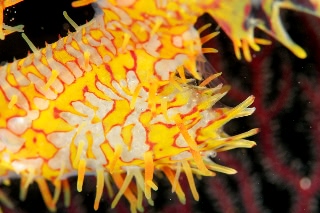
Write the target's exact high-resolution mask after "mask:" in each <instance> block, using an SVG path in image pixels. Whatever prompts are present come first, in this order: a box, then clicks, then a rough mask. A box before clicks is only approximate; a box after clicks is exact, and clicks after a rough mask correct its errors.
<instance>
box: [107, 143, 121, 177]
mask: <svg viewBox="0 0 320 213" xmlns="http://www.w3.org/2000/svg"><path fill="white" fill-rule="evenodd" d="M121 153H122V145H121V144H117V145H116V147H115V150H114V155H113V157H112V159H111V161H110V164H109V172H110V173H111V174H112V173H113V170H114V167H115V166H116V163H117V161H118V160H119V159H120V155H121Z"/></svg>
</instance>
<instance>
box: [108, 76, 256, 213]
mask: <svg viewBox="0 0 320 213" xmlns="http://www.w3.org/2000/svg"><path fill="white" fill-rule="evenodd" d="M217 76H219V74H217V75H215V77H217ZM209 78H210V79H213V78H214V77H212V76H210V77H209ZM174 81H176V83H177V82H179V85H180V86H179V87H176V85H175V84H174V83H172V82H174ZM181 81H182V80H181V79H180V78H177V77H174V79H171V80H170V81H169V82H170V83H169V82H168V83H166V84H165V83H163V84H165V85H161V86H159V87H158V88H157V96H156V98H155V99H154V100H153V101H155V102H156V103H151V104H152V105H154V106H155V109H153V110H154V111H153V115H154V116H155V118H156V119H158V120H160V122H154V121H150V123H149V128H148V131H149V133H148V138H149V143H150V144H153V147H152V148H150V150H149V151H147V152H146V153H145V154H144V157H143V161H142V162H141V163H140V164H137V165H136V166H128V164H126V163H125V162H122V160H121V158H119V155H120V154H119V153H118V154H116V153H117V148H116V150H115V158H116V161H117V165H118V166H117V169H115V166H114V165H113V166H112V168H113V170H112V171H113V173H112V174H111V176H112V177H113V179H114V181H115V183H116V185H117V186H118V188H119V191H118V193H117V195H116V196H115V199H114V201H113V203H112V207H115V206H116V204H117V202H119V200H120V198H121V196H122V195H124V196H125V197H126V198H127V200H128V201H129V203H130V206H131V207H130V209H131V211H132V212H136V211H143V207H142V194H143V193H144V194H145V197H146V198H147V200H148V202H149V203H150V204H153V201H152V196H151V189H153V190H157V188H158V187H157V185H156V183H155V182H154V180H153V174H154V172H159V171H161V172H163V173H164V174H165V176H166V177H167V178H168V180H169V182H170V183H171V185H172V191H173V192H176V194H177V196H178V198H179V200H180V202H182V203H185V195H184V192H183V190H182V188H181V186H180V184H179V181H178V180H179V175H180V174H181V173H185V174H186V177H187V180H188V182H189V186H190V190H191V192H192V194H193V197H194V199H195V200H199V194H198V192H197V189H196V185H195V181H194V176H193V174H197V175H205V176H214V175H215V172H222V173H226V174H234V173H236V171H235V170H234V169H231V168H228V167H225V166H222V165H218V164H216V163H214V162H212V161H211V160H210V159H209V158H208V156H207V153H210V152H221V151H226V150H229V149H234V148H250V147H252V146H254V145H255V142H253V141H250V140H246V139H244V138H247V137H250V136H251V135H253V134H256V133H257V131H258V130H257V129H252V130H250V131H248V132H245V133H242V134H239V135H235V136H228V135H227V134H226V133H224V132H223V130H222V128H223V125H224V124H225V123H227V122H229V121H230V120H232V119H234V118H237V117H242V116H247V115H250V114H252V113H253V111H254V108H248V107H249V106H250V105H251V104H252V103H253V100H254V98H253V97H252V96H250V97H248V98H247V99H246V100H245V101H243V102H242V103H241V104H239V105H238V106H236V107H234V108H215V107H214V104H215V103H216V102H218V101H219V100H220V99H221V98H222V97H223V96H224V95H225V94H226V87H224V86H222V85H218V86H217V87H215V88H205V87H202V86H199V87H196V86H191V85H188V84H183V83H181ZM204 82H206V80H205V81H204ZM204 84H206V83H204ZM173 97H174V98H173ZM163 102H165V103H166V104H163V105H161V104H159V103H163ZM186 105H190V106H188V108H189V109H190V110H189V111H188V112H186V111H185V112H179V110H182V108H183V107H185V106H186ZM163 106H166V107H165V108H164V107H163ZM212 107H213V108H212ZM182 111H183V110H182ZM161 121H167V122H168V123H167V125H165V124H163V123H161ZM168 126H170V127H168ZM156 132H157V133H156ZM159 132H161V134H159ZM169 135H171V136H169ZM173 135H176V136H177V135H179V137H178V138H179V139H174V138H177V137H172V136H173ZM178 140H180V141H178ZM182 141H183V142H182ZM112 162H113V161H112ZM114 164H115V163H114ZM121 164H122V165H123V166H119V165H121Z"/></svg>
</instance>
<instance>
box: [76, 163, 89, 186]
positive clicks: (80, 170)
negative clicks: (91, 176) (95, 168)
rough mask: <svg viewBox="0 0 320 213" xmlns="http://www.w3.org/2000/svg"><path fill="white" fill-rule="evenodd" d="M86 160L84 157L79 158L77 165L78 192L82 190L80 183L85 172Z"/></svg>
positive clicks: (81, 183)
mask: <svg viewBox="0 0 320 213" xmlns="http://www.w3.org/2000/svg"><path fill="white" fill-rule="evenodd" d="M86 165H87V162H86V160H85V159H81V160H80V162H79V166H78V181H77V190H78V192H81V191H82V185H83V180H84V175H85V173H86Z"/></svg>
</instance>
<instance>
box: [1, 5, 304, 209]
mask: <svg viewBox="0 0 320 213" xmlns="http://www.w3.org/2000/svg"><path fill="white" fill-rule="evenodd" d="M85 3H87V2H85ZM130 4H132V5H130ZM234 4H235V3H234ZM79 5H81V4H79ZM79 5H77V4H76V3H75V6H79ZM98 5H99V8H100V9H97V11H98V12H97V16H96V17H95V18H94V20H92V21H91V22H89V23H87V24H86V25H85V26H82V27H78V28H77V32H76V33H73V34H70V35H69V36H68V37H66V38H63V39H60V40H59V41H58V42H56V43H54V44H50V45H47V46H46V47H45V48H44V49H42V50H34V54H30V55H29V56H28V57H26V58H25V59H22V60H18V61H15V62H13V63H11V64H6V65H5V66H3V67H2V68H1V69H2V70H1V72H0V82H1V83H0V87H1V93H0V95H1V96H0V104H1V109H2V111H1V120H0V121H1V123H0V137H1V153H0V154H1V162H0V163H1V175H2V177H3V178H4V179H5V178H7V177H11V176H14V175H15V174H18V175H20V176H21V178H22V184H21V185H22V189H21V198H24V197H25V194H26V191H27V188H28V185H29V184H30V183H31V182H32V181H34V180H35V181H36V182H37V183H38V185H39V187H40V190H41V192H42V194H43V197H44V200H45V202H46V204H47V206H48V208H49V209H50V210H53V211H54V210H55V202H56V201H57V199H58V197H59V194H60V192H61V189H62V188H63V190H64V191H65V193H66V194H68V190H67V188H68V187H67V182H66V181H65V179H66V178H67V177H68V176H71V175H74V174H77V175H78V190H79V191H81V188H82V182H83V176H84V175H85V174H86V173H90V172H93V173H95V174H96V176H97V195H96V202H95V206H94V208H95V209H97V208H98V205H99V200H100V197H101V194H102V189H103V185H104V182H105V181H106V183H107V185H109V182H108V180H109V178H110V177H112V179H113V181H114V182H115V183H116V185H117V186H118V188H119V192H118V194H117V195H116V196H115V199H114V202H113V204H112V205H113V206H114V205H115V204H116V203H117V201H118V200H119V198H120V197H121V196H122V195H124V196H125V197H126V198H127V199H128V200H129V202H130V204H131V211H132V212H134V211H136V210H139V211H143V207H142V194H143V193H144V194H145V196H146V198H147V199H148V201H149V203H152V200H151V189H154V190H156V189H157V186H156V184H155V183H154V182H153V173H154V170H161V171H163V172H164V174H165V175H166V176H167V178H168V179H169V181H170V182H171V184H172V186H173V190H174V191H176V192H177V194H178V197H179V199H180V201H181V202H185V197H184V193H183V192H182V190H181V188H180V186H179V182H178V178H179V174H180V172H185V173H186V175H187V178H188V181H189V185H190V188H191V191H192V193H193V196H194V198H195V199H198V194H197V190H196V188H195V185H194V180H193V175H192V173H195V174H198V175H209V176H212V175H214V173H213V171H221V172H225V173H229V174H232V173H234V172H235V171H234V170H232V169H229V168H225V167H222V166H219V165H217V164H215V163H213V162H212V161H211V160H210V159H209V156H210V155H211V154H214V153H215V152H219V151H225V150H228V149H232V148H238V147H251V146H252V145H254V142H251V141H247V140H244V139H243V138H245V137H248V136H250V135H252V134H255V133H256V132H257V130H255V129H254V130H251V131H249V132H246V133H243V134H240V135H237V136H232V137H230V136H228V135H226V134H225V133H224V132H223V129H222V127H223V125H224V124H225V123H226V122H228V121H229V120H231V119H232V118H236V117H240V116H245V115H249V114H251V113H252V112H253V109H250V108H247V107H248V106H249V105H251V104H252V101H253V98H252V97H249V98H248V99H247V100H246V101H244V102H243V103H242V104H240V105H239V106H237V107H235V108H217V107H214V105H215V103H216V102H217V101H219V100H220V98H221V97H222V96H223V95H224V94H225V93H226V88H225V87H223V86H222V85H218V86H216V87H215V88H211V89H208V88H206V87H204V86H201V85H200V86H193V85H191V84H190V83H188V82H189V81H190V80H188V79H186V78H185V77H184V73H185V72H186V73H189V74H191V75H193V77H194V78H197V79H201V76H200V74H199V73H197V62H198V61H199V60H201V58H199V57H201V52H202V49H201V43H203V42H205V41H206V40H207V39H208V38H206V37H203V38H202V39H200V38H199V35H198V32H197V31H196V30H194V28H193V26H192V24H193V23H194V22H195V19H196V18H197V16H198V15H200V14H202V13H203V12H204V11H209V12H210V11H212V10H213V8H214V6H217V5H218V3H217V2H215V3H212V2H211V1H210V2H203V1H202V3H197V2H182V1H181V2H180V1H170V2H161V1H159V2H153V1H136V2H135V1H132V2H130V1H117V2H112V1H109V2H106V1H99V2H98ZM145 8H149V10H147V11H145ZM216 10H217V11H222V10H223V7H221V9H216ZM141 11H144V12H141ZM217 14H218V13H217ZM215 18H216V19H217V21H218V22H219V20H220V19H219V17H218V16H217V15H216V17H215ZM221 26H222V28H225V29H227V28H226V26H225V25H222V24H221ZM232 26H233V27H236V26H238V25H232ZM263 26H264V25H263ZM243 31H245V30H243ZM226 32H227V33H228V32H229V31H228V30H226ZM237 32H241V30H238V31H237ZM249 33H250V32H249ZM236 35H237V36H238V35H240V38H241V39H244V40H245V39H248V38H249V39H250V34H248V35H249V36H248V35H247V34H246V35H244V36H243V37H242V36H241V33H238V34H236ZM209 36H210V37H212V34H211V35H209ZM237 36H235V35H233V34H230V37H231V38H233V41H234V42H235V46H236V47H237V44H236V37H237ZM274 36H275V37H279V38H281V35H280V34H277V33H275V34H274ZM244 40H243V41H244ZM280 41H281V39H280ZM250 42H251V43H250ZM263 42H264V41H263ZM263 42H262V43H263ZM283 42H284V41H283ZM244 43H245V42H244ZM257 43H258V42H257ZM260 43H261V42H260ZM249 44H250V46H251V47H253V48H255V47H256V46H255V45H253V43H252V41H250V40H249ZM285 44H286V43H285ZM288 45H289V46H290V47H291V46H292V45H293V44H292V43H290V44H288ZM243 49H244V51H245V54H247V53H246V51H247V50H246V47H245V46H243ZM293 49H294V48H293ZM211 51H213V50H211ZM236 52H237V51H236ZM297 54H298V53H297ZM298 55H299V54H298ZM246 58H247V59H249V58H248V57H246ZM177 74H179V76H180V77H177ZM204 85H205V84H204ZM212 106H213V108H212ZM48 122H49V124H48ZM133 178H134V179H135V184H132V183H131V182H132V179H133ZM45 180H49V181H51V182H52V183H53V184H54V186H55V188H56V190H55V193H54V195H53V196H52V195H50V192H48V187H47V185H46V182H45ZM130 183H131V184H130ZM66 197H67V196H66Z"/></svg>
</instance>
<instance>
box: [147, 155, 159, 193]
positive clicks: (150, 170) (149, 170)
mask: <svg viewBox="0 0 320 213" xmlns="http://www.w3.org/2000/svg"><path fill="white" fill-rule="evenodd" d="M152 155H153V153H152V151H147V152H146V153H144V162H145V173H144V178H145V191H144V193H145V196H146V198H147V199H151V188H152V189H153V190H158V187H157V186H156V184H155V183H154V182H153V181H152V180H153V171H154V164H153V157H152Z"/></svg>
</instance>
